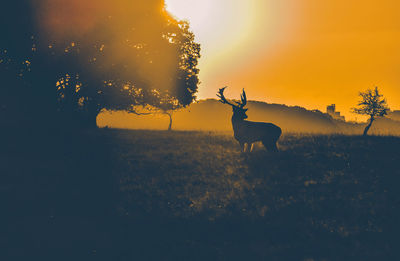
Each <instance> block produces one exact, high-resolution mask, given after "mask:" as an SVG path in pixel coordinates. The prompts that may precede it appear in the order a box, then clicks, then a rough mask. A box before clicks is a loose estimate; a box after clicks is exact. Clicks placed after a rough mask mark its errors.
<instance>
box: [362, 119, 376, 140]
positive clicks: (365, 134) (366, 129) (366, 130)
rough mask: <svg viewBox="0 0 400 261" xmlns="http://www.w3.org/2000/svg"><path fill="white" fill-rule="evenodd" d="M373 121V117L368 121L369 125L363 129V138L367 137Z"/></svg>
mask: <svg viewBox="0 0 400 261" xmlns="http://www.w3.org/2000/svg"><path fill="white" fill-rule="evenodd" d="M374 120H375V119H374V117H373V116H371V119H370V120H369V123H368V125H367V127H365V130H364V134H363V136H367V135H368V131H369V129H370V128H371V125H372V123H373V122H374Z"/></svg>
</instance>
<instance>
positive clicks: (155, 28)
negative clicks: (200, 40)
mask: <svg viewBox="0 0 400 261" xmlns="http://www.w3.org/2000/svg"><path fill="white" fill-rule="evenodd" d="M9 3H10V4H8V5H6V8H7V9H8V10H7V11H8V12H6V13H7V15H6V16H4V17H2V26H1V28H0V29H1V35H2V37H3V38H4V39H5V41H2V43H1V45H0V51H1V57H0V59H1V63H0V64H1V67H0V70H1V75H2V83H1V85H2V87H3V88H4V87H5V88H8V89H10V90H13V91H14V92H13V94H14V97H17V98H16V100H19V98H20V97H21V96H23V97H25V100H26V101H24V104H30V106H29V107H30V108H35V109H39V107H43V108H42V111H47V112H49V111H51V112H52V115H53V116H54V117H53V119H56V120H57V121H63V122H67V123H68V124H75V125H87V126H95V124H96V116H97V115H98V113H99V112H100V111H101V110H103V109H108V110H128V111H133V110H135V107H136V106H138V105H140V106H152V107H155V108H160V109H162V110H164V109H165V107H166V106H167V104H169V105H168V108H170V109H175V108H178V107H185V106H187V105H189V104H190V103H191V102H193V100H194V99H195V98H196V96H195V94H196V92H197V88H198V84H199V80H198V73H199V70H198V68H197V64H198V59H199V58H200V45H199V44H197V43H196V42H195V40H194V35H193V33H192V32H191V31H190V29H189V25H188V23H186V22H181V21H177V20H175V19H174V18H173V17H171V16H170V15H169V14H168V13H167V12H166V11H165V8H164V2H163V1H162V0H116V1H106V0H100V1H99V0H96V1H95V0H88V1H78V0H46V1H36V0H22V1H18V3H14V2H13V1H9ZM10 28H12V29H10ZM5 75H7V77H8V78H7V79H6V80H5V77H3V76H5ZM23 89H24V90H29V95H28V92H26V91H22V90H23ZM28 96H29V98H27V97H28ZM26 98H27V99H26Z"/></svg>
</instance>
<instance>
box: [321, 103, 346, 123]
mask: <svg viewBox="0 0 400 261" xmlns="http://www.w3.org/2000/svg"><path fill="white" fill-rule="evenodd" d="M326 113H327V114H328V115H330V116H331V117H332V118H333V119H335V120H340V121H345V120H346V118H345V117H344V116H341V115H340V112H338V111H336V105H335V104H331V105H328V106H326Z"/></svg>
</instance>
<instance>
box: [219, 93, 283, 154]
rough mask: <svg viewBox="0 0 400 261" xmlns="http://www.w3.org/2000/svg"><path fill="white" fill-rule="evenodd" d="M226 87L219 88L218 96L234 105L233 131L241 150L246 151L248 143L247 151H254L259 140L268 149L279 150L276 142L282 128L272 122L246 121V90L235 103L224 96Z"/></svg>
mask: <svg viewBox="0 0 400 261" xmlns="http://www.w3.org/2000/svg"><path fill="white" fill-rule="evenodd" d="M226 88H227V87H224V88H221V89H219V92H218V94H217V96H218V97H219V98H220V100H219V101H220V102H222V103H223V104H228V105H230V106H232V109H233V115H232V127H233V132H234V136H235V139H236V140H237V141H238V142H239V144H240V148H241V151H242V152H246V145H247V151H252V150H253V143H254V142H258V141H261V142H262V144H263V145H264V147H265V148H266V149H267V150H268V151H273V152H276V151H278V148H277V146H276V142H277V141H278V140H279V138H280V136H281V134H282V130H281V128H279V127H278V126H276V125H275V124H272V123H266V122H254V121H246V120H245V119H247V115H246V112H247V110H248V109H245V108H244V107H245V106H246V104H247V97H246V92H245V91H244V89H243V93H242V94H241V95H240V98H241V101H240V102H235V103H236V104H233V103H231V102H229V101H228V100H227V99H226V98H225V96H224V91H225V89H226Z"/></svg>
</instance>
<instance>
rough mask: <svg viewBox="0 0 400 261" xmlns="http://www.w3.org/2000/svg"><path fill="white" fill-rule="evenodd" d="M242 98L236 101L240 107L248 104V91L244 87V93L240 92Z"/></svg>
mask: <svg viewBox="0 0 400 261" xmlns="http://www.w3.org/2000/svg"><path fill="white" fill-rule="evenodd" d="M240 99H241V102H236V103H237V105H238V106H239V107H240V108H244V106H246V104H247V97H246V92H245V91H244V89H243V93H242V94H240Z"/></svg>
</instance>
